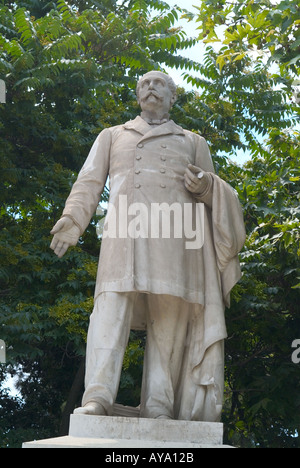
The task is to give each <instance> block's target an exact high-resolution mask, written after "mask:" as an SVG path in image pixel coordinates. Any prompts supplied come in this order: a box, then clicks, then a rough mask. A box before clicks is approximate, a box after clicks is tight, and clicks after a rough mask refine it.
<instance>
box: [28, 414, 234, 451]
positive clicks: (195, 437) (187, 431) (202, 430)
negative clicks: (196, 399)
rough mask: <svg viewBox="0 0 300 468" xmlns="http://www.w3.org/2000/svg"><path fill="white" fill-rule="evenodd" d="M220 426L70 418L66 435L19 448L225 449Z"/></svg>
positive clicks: (110, 418) (112, 418)
mask: <svg viewBox="0 0 300 468" xmlns="http://www.w3.org/2000/svg"><path fill="white" fill-rule="evenodd" d="M222 444H223V424H221V423H209V422H196V421H174V420H166V419H144V418H132V417H131V418H129V417H117V416H112V417H109V416H87V415H81V414H72V415H71V418H70V430H69V435H68V436H65V437H57V438H53V439H45V440H38V441H32V442H25V443H24V444H23V448H106V449H113V450H117V449H119V448H121V449H122V448H173V449H176V448H221V447H222V448H223V447H224V448H225V447H226V446H224V445H222Z"/></svg>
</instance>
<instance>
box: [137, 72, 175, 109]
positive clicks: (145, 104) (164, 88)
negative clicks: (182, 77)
mask: <svg viewBox="0 0 300 468" xmlns="http://www.w3.org/2000/svg"><path fill="white" fill-rule="evenodd" d="M139 104H140V106H141V109H142V111H150V112H157V111H158V110H159V111H161V112H163V113H167V112H168V111H169V110H170V108H171V106H172V104H173V94H172V92H171V90H170V88H169V86H168V83H167V81H166V80H165V79H164V77H163V76H162V74H159V73H156V72H150V73H147V75H145V76H144V77H143V78H142V79H141V81H140V89H139Z"/></svg>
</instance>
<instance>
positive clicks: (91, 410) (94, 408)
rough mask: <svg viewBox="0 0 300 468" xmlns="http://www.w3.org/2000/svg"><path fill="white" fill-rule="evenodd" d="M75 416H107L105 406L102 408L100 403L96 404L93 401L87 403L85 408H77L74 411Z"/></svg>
mask: <svg viewBox="0 0 300 468" xmlns="http://www.w3.org/2000/svg"><path fill="white" fill-rule="evenodd" d="M74 414H89V415H92V416H106V415H107V413H106V411H105V408H104V406H102V405H101V404H100V403H96V401H91V402H90V403H86V404H85V405H84V406H80V407H79V408H76V409H75V410H74Z"/></svg>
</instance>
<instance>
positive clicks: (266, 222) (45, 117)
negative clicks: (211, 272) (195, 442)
mask: <svg viewBox="0 0 300 468" xmlns="http://www.w3.org/2000/svg"><path fill="white" fill-rule="evenodd" d="M195 4H196V5H197V8H196V9H194V12H193V14H192V13H190V12H187V11H185V10H184V9H183V8H179V7H172V8H171V7H169V6H168V4H167V3H165V2H162V1H160V0H137V1H130V0H124V1H123V2H116V1H114V0H101V1H97V2H90V1H89V0H87V1H82V0H79V1H77V0H74V1H72V2H70V3H69V4H67V3H65V1H64V0H59V1H56V2H48V1H39V0H25V1H16V2H9V1H8V2H7V1H5V2H4V0H1V1H0V78H1V79H3V80H5V82H6V86H7V102H6V104H0V162H1V171H0V255H1V257H0V258H1V263H0V283H1V290H0V317H1V322H0V323H1V328H0V330H1V331H0V335H1V338H2V339H4V340H5V342H6V344H7V350H8V352H7V358H8V362H7V365H2V366H1V367H0V379H1V382H2V386H1V388H0V431H1V439H0V447H5V448H6V447H9V448H13V447H20V446H21V444H22V442H24V441H27V440H32V439H40V438H45V437H53V436H57V435H62V434H66V433H67V430H68V418H69V414H70V413H71V412H72V411H73V409H74V407H75V406H76V405H78V403H79V401H80V397H81V393H82V386H83V375H84V352H85V339H86V330H87V325H88V318H89V314H90V313H91V310H92V304H93V289H94V284H95V274H96V268H97V259H98V255H99V248H100V246H101V240H100V239H97V236H96V234H95V224H96V223H97V220H98V219H97V216H95V217H94V218H93V220H92V222H91V224H90V226H89V227H88V229H87V231H86V232H85V234H84V235H83V236H82V238H81V239H80V242H79V244H78V246H76V247H75V248H72V249H70V251H69V252H68V253H67V254H66V256H65V257H63V259H60V260H59V259H57V258H55V256H54V255H53V253H52V251H50V250H49V241H50V235H49V231H50V229H51V227H52V226H53V224H54V223H55V222H56V220H57V219H58V218H59V216H60V213H61V211H62V208H63V206H64V201H65V199H66V197H67V195H68V193H69V191H70V188H71V186H72V184H73V182H74V180H75V179H76V174H77V173H78V171H79V169H80V167H81V166H82V164H83V162H84V160H85V158H86V155H87V153H88V151H89V149H90V147H91V145H92V143H93V140H94V139H95V137H96V135H97V134H98V133H99V132H100V131H101V130H102V129H103V128H105V127H107V126H111V125H116V124H119V123H122V122H124V121H126V120H128V119H130V118H134V117H135V116H136V115H137V114H138V112H139V110H138V107H137V104H136V102H135V95H134V89H135V83H136V80H137V78H138V77H139V76H141V75H142V74H143V73H144V72H145V71H147V70H151V69H160V68H162V69H163V68H164V67H171V68H172V67H173V68H176V69H181V70H182V73H183V75H184V76H185V79H186V80H187V81H188V82H189V83H191V84H192V85H193V89H195V91H190V92H187V91H185V90H184V89H180V90H179V93H178V100H177V103H176V104H175V106H174V108H173V110H172V118H174V120H175V121H176V122H177V123H178V124H179V125H182V126H183V127H184V128H188V129H190V130H193V131H195V132H198V133H199V134H201V135H203V136H204V137H205V138H206V139H207V141H208V143H209V145H210V148H211V151H212V155H213V158H214V163H215V167H216V170H217V172H218V173H219V175H220V176H221V177H223V178H224V179H225V180H227V182H228V183H229V184H231V185H232V186H233V187H234V188H235V189H236V191H237V193H238V195H239V198H240V200H241V203H242V204H243V208H244V215H245V223H246V228H247V241H246V244H245V247H244V249H243V251H242V252H241V255H240V258H241V262H242V267H243V278H242V280H241V281H240V282H239V284H238V285H237V286H236V287H235V289H234V291H233V293H232V306H231V308H230V309H229V310H227V311H226V316H227V326H228V335H229V337H228V340H227V341H226V369H225V370H226V392H225V404H224V411H223V421H224V423H225V430H226V432H225V439H224V441H225V442H226V443H229V444H232V445H235V446H241V447H299V437H298V432H299V426H300V416H299V414H300V411H299V410H300V396H299V395H300V391H299V390H300V388H299V387H300V379H299V364H298V365H297V364H295V363H293V362H292V361H291V354H292V351H293V350H292V348H291V344H292V342H293V340H295V339H297V338H300V336H299V335H300V310H299V287H300V268H299V255H300V246H299V186H300V182H299V181H300V169H299V153H300V152H299V97H298V96H297V90H296V88H295V85H297V83H298V84H299V82H297V76H298V75H299V62H300V60H299V58H300V55H299V40H300V39H299V5H298V2H297V1H294V0H292V1H291V0H289V1H287V0H283V1H280V0H278V1H277V2H271V1H269V0H260V1H256V0H232V1H227V0H205V1H198V2H196V1H195ZM150 11H151V16H150V15H149V12H150ZM180 16H184V17H185V18H187V19H190V20H191V19H192V18H193V19H194V20H195V21H196V22H197V24H198V27H199V37H198V38H194V39H190V38H188V37H187V36H186V34H185V32H184V31H183V30H181V29H180V28H178V27H177V26H176V20H177V19H178V18H179V17H180ZM198 42H199V43H201V44H202V45H203V46H205V47H206V53H205V58H204V60H203V62H202V63H197V62H195V61H192V60H190V59H187V58H185V57H183V56H181V51H182V50H185V49H188V48H189V47H190V46H191V45H193V44H195V43H198ZM239 149H244V150H246V151H247V152H249V155H250V156H251V158H249V161H248V162H247V163H245V164H244V165H243V166H242V167H240V166H238V165H237V164H235V163H234V162H232V161H233V160H234V155H235V154H236V151H237V150H239ZM107 196H108V193H107V191H106V192H105V193H104V194H103V200H105V199H107ZM144 342H145V336H144V334H141V333H132V334H131V341H130V344H129V346H128V349H127V352H126V356H125V360H124V366H123V373H122V378H121V384H120V391H119V395H118V401H119V402H121V403H123V404H130V405H137V404H138V403H139V388H140V381H141V370H142V358H143V347H144ZM9 375H13V376H15V377H16V379H17V386H18V389H19V392H20V393H19V394H20V396H18V397H13V396H12V395H11V394H10V392H9V391H8V389H7V388H6V384H5V379H6V378H7V376H9Z"/></svg>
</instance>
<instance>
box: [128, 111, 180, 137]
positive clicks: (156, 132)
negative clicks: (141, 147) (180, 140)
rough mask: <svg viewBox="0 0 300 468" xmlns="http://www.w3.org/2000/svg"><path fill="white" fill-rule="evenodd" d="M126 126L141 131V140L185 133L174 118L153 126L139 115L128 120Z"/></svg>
mask: <svg viewBox="0 0 300 468" xmlns="http://www.w3.org/2000/svg"><path fill="white" fill-rule="evenodd" d="M124 127H125V129H127V130H134V131H136V132H138V133H140V134H141V135H142V137H141V139H140V140H139V141H142V140H147V139H149V138H155V137H159V136H162V135H169V134H174V135H184V131H183V129H182V128H181V127H179V125H176V124H175V123H174V122H173V120H169V121H168V122H166V123H164V124H162V125H158V126H154V127H153V126H152V125H149V124H148V123H147V122H145V120H143V119H142V118H141V117H140V116H138V117H136V118H135V119H134V120H130V121H129V122H126V123H125V125H124Z"/></svg>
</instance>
